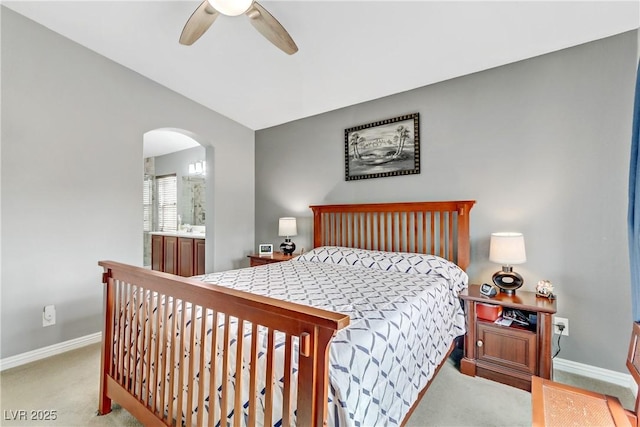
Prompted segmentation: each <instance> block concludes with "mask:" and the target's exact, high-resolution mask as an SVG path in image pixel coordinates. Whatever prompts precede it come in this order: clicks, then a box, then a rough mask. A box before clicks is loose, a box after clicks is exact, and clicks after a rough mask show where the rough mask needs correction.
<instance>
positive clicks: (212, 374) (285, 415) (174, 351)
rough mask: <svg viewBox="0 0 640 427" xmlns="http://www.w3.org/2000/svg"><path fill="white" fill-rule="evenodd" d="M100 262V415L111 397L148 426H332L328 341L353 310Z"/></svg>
mask: <svg viewBox="0 0 640 427" xmlns="http://www.w3.org/2000/svg"><path fill="white" fill-rule="evenodd" d="M99 265H100V266H102V267H103V268H104V274H103V282H104V283H105V285H106V286H105V299H104V300H105V323H104V329H103V334H104V336H103V343H102V362H101V378H100V400H99V413H100V414H106V413H108V412H110V411H111V403H112V402H111V401H112V399H113V400H115V401H116V402H118V403H119V404H120V405H122V406H123V407H124V408H125V409H127V410H128V411H129V412H131V413H132V415H134V416H135V417H136V418H137V419H138V420H140V421H141V422H142V423H143V424H144V425H176V426H181V425H187V426H191V425H198V426H206V425H210V426H211V425H227V423H228V422H231V423H232V424H233V425H234V426H239V425H248V426H253V425H257V424H262V423H263V422H264V425H273V424H274V423H275V422H277V420H278V418H277V417H282V425H284V426H287V425H294V424H297V425H304V426H307V425H308V426H322V425H323V424H324V423H325V420H326V402H327V398H328V396H327V394H328V357H329V356H328V355H329V348H328V347H329V344H330V341H331V339H332V338H333V336H334V335H335V334H336V332H337V331H338V330H340V329H342V328H344V327H346V326H347V325H348V323H349V317H348V316H345V315H342V314H339V313H333V312H329V311H325V310H320V309H316V308H312V307H307V306H303V305H299V304H293V303H288V302H283V301H280V300H275V299H272V298H268V297H263V296H258V295H254V294H249V293H246V292H241V291H237V290H233V289H229V288H225V287H221V286H217V285H211V284H207V283H204V282H201V281H198V280H193V279H187V278H182V277H178V276H173V275H170V274H166V273H160V272H155V271H150V270H147V269H143V268H139V267H133V266H129V265H126V264H121V263H117V262H111V261H102V262H100V263H99ZM216 355H217V357H216ZM211 356H213V357H211ZM260 364H265V366H264V367H263V369H258V368H257V367H258V366H259V365H260ZM280 394H281V395H282V398H280V397H279V396H280ZM260 399H262V400H261V401H262V402H263V404H264V410H262V405H261V404H260V403H258V402H259V401H260ZM280 401H281V402H282V404H281V406H279V405H278V404H277V402H280ZM238 414H242V415H241V416H238ZM245 414H246V416H245ZM231 419H232V421H231Z"/></svg>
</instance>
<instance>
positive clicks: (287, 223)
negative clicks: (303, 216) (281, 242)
mask: <svg viewBox="0 0 640 427" xmlns="http://www.w3.org/2000/svg"><path fill="white" fill-rule="evenodd" d="M297 235H298V228H297V227H296V219H295V218H293V217H285V218H280V221H279V222H278V236H285V237H289V236H297Z"/></svg>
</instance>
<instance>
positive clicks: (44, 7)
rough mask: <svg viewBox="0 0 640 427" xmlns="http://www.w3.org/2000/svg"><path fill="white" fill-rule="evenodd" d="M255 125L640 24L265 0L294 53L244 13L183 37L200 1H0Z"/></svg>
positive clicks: (474, 7)
mask: <svg viewBox="0 0 640 427" xmlns="http://www.w3.org/2000/svg"><path fill="white" fill-rule="evenodd" d="M2 4H3V5H5V6H7V7H9V8H10V9H12V10H14V11H16V12H18V13H20V14H23V15H25V16H27V17H28V18H31V19H33V20H34V21H37V22H39V23H41V24H42V25H44V26H46V27H48V28H50V29H52V30H53V31H56V32H58V33H60V34H62V35H64V36H66V37H68V38H70V39H72V40H74V41H76V42H77V43H79V44H81V45H83V46H86V47H87V48H89V49H91V50H94V51H96V52H98V53H100V54H102V55H104V56H106V57H108V58H110V59H112V60H114V61H116V62H118V63H120V64H122V65H124V66H126V67H128V68H130V69H132V70H134V71H136V72H138V73H140V74H142V75H145V76H147V77H148V78H150V79H152V80H154V81H156V82H158V83H160V84H162V85H164V86H166V87H168V88H169V89H172V90H174V91H176V92H179V93H181V94H183V95H184V96H186V97H188V98H190V99H192V100H194V101H196V102H199V103H200V104H202V105H205V106H207V107H209V108H211V109H212V110H214V111H217V112H218V113H220V114H222V115H224V116H227V117H229V118H231V119H233V120H235V121H237V122H239V123H242V124H243V125H245V126H247V127H249V128H251V129H254V130H257V129H263V128H266V127H270V126H274V125H278V124H281V123H286V122H289V121H292V120H296V119H300V118H304V117H308V116H312V115H315V114H319V113H323V112H326V111H330V110H334V109H337V108H341V107H345V106H348V105H352V104H356V103H359V102H363V101H368V100H372V99H376V98H380V97H384V96H387V95H391V94H394V93H398V92H402V91H407V90H411V89H414V88H416V87H420V86H425V85H428V84H432V83H435V82H439V81H443V80H447V79H451V78H454V77H458V76H462V75H465V74H469V73H474V72H477V71H481V70H484V69H488V68H492V67H496V66H500V65H503V64H507V63H511V62H514V61H518V60H522V59H525V58H529V57H533V56H537V55H541V54H544V53H548V52H551V51H555V50H559V49H563V48H566V47H570V46H574V45H577V44H581V43H585V42H589V41H591V40H596V39H599V38H603V37H607V36H611V35H614V34H618V33H621V32H624V31H628V30H632V29H636V28H638V26H639V22H640V6H639V2H638V1H637V0H633V1H585V2H579V1H562V2H561V1H549V2H543V1H529V2H524V1H469V2H461V1H446V2H445V1H405V2H399V1H349V2H347V1H329V0H324V1H305V0H298V1H267V0H265V1H262V2H261V4H262V5H263V6H264V7H266V8H267V9H268V10H269V11H270V12H271V13H272V15H274V16H275V17H276V19H278V20H279V21H280V23H281V24H282V25H283V26H284V27H285V28H286V29H287V30H288V31H289V33H290V34H291V35H292V37H293V38H294V40H295V41H296V43H297V44H298V47H299V49H300V50H299V52H298V53H296V54H295V55H293V56H288V55H286V54H284V53H283V52H281V51H280V50H278V49H277V48H275V47H274V46H272V45H271V44H270V43H269V42H268V41H267V40H266V39H264V38H263V37H262V36H261V35H260V34H259V33H258V32H257V31H256V30H255V29H254V28H253V27H252V26H251V25H250V23H249V22H248V18H247V17H245V16H239V17H226V16H221V17H220V18H218V20H217V21H216V22H215V23H214V24H213V26H212V27H211V28H210V29H209V31H208V32H207V33H205V34H204V36H203V37H202V38H201V39H200V40H199V41H197V42H196V43H195V44H194V45H193V46H182V45H180V44H179V43H178V37H179V35H180V32H181V31H182V27H183V25H184V23H185V22H186V20H187V19H188V18H189V16H190V15H191V13H192V12H193V10H194V9H195V8H196V7H197V6H198V4H199V1H186V0H185V1H94V0H85V1H3V2H2Z"/></svg>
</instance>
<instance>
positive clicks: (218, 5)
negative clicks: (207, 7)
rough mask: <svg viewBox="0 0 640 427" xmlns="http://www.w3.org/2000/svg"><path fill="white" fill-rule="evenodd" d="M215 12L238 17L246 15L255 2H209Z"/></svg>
mask: <svg viewBox="0 0 640 427" xmlns="http://www.w3.org/2000/svg"><path fill="white" fill-rule="evenodd" d="M208 1H209V4H211V6H213V8H214V9H215V10H217V11H218V12H220V13H222V14H223V15H227V16H238V15H242V14H243V13H245V12H246V11H247V10H249V8H250V7H251V5H252V4H253V0H208Z"/></svg>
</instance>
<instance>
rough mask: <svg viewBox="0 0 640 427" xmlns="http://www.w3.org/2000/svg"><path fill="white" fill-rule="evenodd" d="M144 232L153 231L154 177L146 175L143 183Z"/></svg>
mask: <svg viewBox="0 0 640 427" xmlns="http://www.w3.org/2000/svg"><path fill="white" fill-rule="evenodd" d="M142 230H143V231H153V177H152V176H151V175H145V176H144V181H143V183H142Z"/></svg>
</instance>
